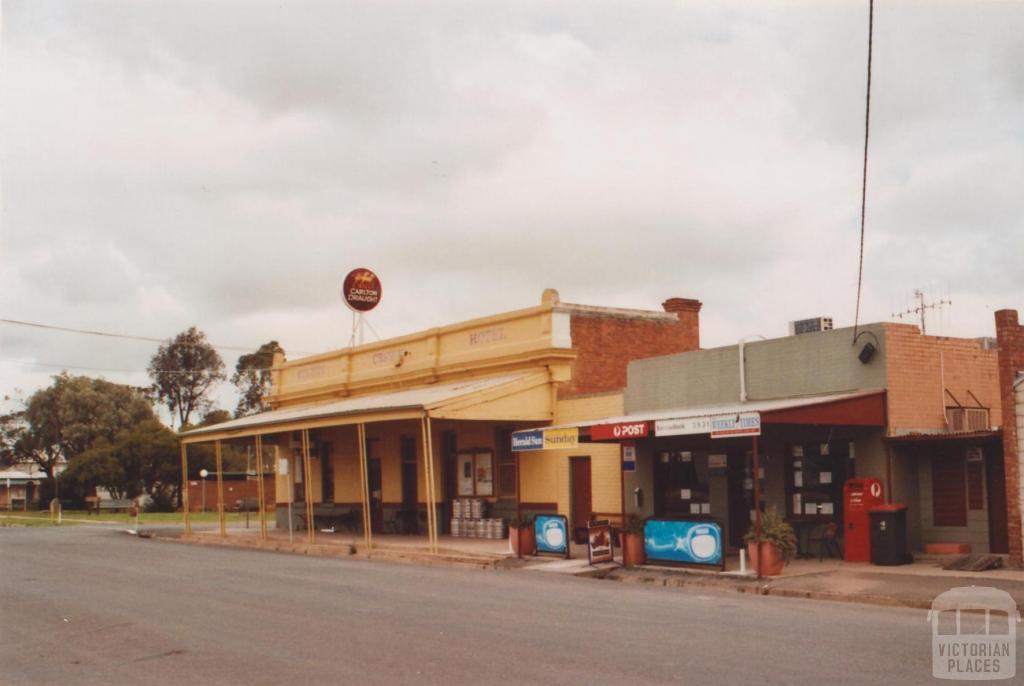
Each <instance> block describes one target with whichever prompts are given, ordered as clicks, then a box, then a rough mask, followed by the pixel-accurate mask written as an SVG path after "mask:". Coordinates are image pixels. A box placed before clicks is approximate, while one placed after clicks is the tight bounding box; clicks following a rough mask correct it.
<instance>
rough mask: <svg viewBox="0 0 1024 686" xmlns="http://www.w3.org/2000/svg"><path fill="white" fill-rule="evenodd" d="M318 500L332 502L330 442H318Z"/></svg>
mask: <svg viewBox="0 0 1024 686" xmlns="http://www.w3.org/2000/svg"><path fill="white" fill-rule="evenodd" d="M320 476H321V479H320V500H321V501H323V502H325V503H333V502H334V460H333V459H331V444H330V443H321V444H320Z"/></svg>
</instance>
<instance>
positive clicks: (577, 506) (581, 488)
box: [569, 457, 594, 543]
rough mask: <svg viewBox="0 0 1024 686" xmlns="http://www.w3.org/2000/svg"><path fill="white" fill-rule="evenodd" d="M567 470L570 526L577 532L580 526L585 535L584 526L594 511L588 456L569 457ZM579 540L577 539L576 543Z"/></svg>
mask: <svg viewBox="0 0 1024 686" xmlns="http://www.w3.org/2000/svg"><path fill="white" fill-rule="evenodd" d="M569 471H570V475H569V483H570V486H571V488H572V504H571V508H572V509H571V513H572V522H571V526H572V527H573V531H574V532H578V531H579V530H580V529H581V528H582V529H583V530H584V532H583V535H584V536H586V526H587V524H588V523H589V522H590V515H591V513H592V512H593V511H594V507H593V501H592V499H591V492H590V458H589V457H571V458H569ZM579 542H580V541H579V540H577V543H579Z"/></svg>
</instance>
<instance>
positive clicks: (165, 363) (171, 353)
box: [149, 326, 227, 426]
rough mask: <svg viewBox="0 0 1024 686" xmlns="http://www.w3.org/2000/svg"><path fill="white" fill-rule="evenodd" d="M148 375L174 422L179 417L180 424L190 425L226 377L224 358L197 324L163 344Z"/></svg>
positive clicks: (152, 362) (154, 357) (207, 405)
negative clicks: (192, 418) (213, 390)
mask: <svg viewBox="0 0 1024 686" xmlns="http://www.w3.org/2000/svg"><path fill="white" fill-rule="evenodd" d="M149 377H150V378H151V379H152V380H153V392H154V393H155V394H156V398H157V400H158V401H159V402H161V403H163V404H164V405H166V406H167V409H168V411H169V412H170V413H171V417H172V421H173V418H174V417H175V416H177V418H178V425H179V426H185V425H186V424H188V420H189V418H191V416H192V413H193V412H202V411H203V410H206V409H208V408H209V407H210V405H211V401H210V398H209V395H210V392H211V390H212V389H213V387H214V386H215V385H216V384H218V383H220V382H221V381H223V380H224V379H225V378H227V377H226V376H225V375H224V361H223V360H222V359H221V357H220V355H219V354H218V353H217V351H216V350H214V348H213V346H212V345H210V344H209V343H208V342H207V341H206V334H204V333H203V332H202V331H200V330H199V329H197V328H196V327H194V326H193V327H191V328H190V329H189V330H188V331H184V332H182V333H180V334H178V335H177V336H175V337H174V339H173V340H170V341H168V342H167V343H165V344H164V345H161V346H160V348H159V349H158V350H157V352H156V354H155V355H153V358H152V359H151V360H150V361H149Z"/></svg>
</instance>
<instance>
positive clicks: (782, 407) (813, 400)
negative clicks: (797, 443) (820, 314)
mask: <svg viewBox="0 0 1024 686" xmlns="http://www.w3.org/2000/svg"><path fill="white" fill-rule="evenodd" d="M884 395H885V391H884V390H883V389H873V390H868V391H856V392H851V393H835V394H830V395H813V396H803V397H798V398H778V399H774V400H748V401H747V402H745V403H740V402H737V403H725V404H721V405H699V406H693V407H676V408H671V409H666V410H656V411H649V412H635V413H632V414H628V415H622V416H620V417H602V418H600V419H590V420H587V421H582V422H574V423H572V424H560V425H558V426H552V427H550V428H551V429H568V428H572V427H577V428H586V427H592V426H599V425H604V424H629V423H633V422H657V421H662V420H670V419H697V418H701V417H719V416H726V415H736V414H745V413H749V412H758V413H760V414H761V417H762V421H764V422H765V423H772V421H773V419H774V418H775V417H778V418H780V419H782V420H783V421H780V422H779V423H786V424H789V423H795V422H791V421H789V420H788V417H786V415H784V414H783V412H787V411H789V410H796V409H800V408H810V407H816V406H827V405H832V404H838V403H849V402H850V401H855V400H861V399H865V398H879V399H881V398H884ZM875 419H877V418H872V420H871V421H872V423H874V420H875ZM850 421H852V422H853V423H855V424H861V423H863V420H859V419H858V418H857V417H851V418H850ZM835 423H837V424H839V423H842V422H835ZM882 424H883V425H884V420H883V422H882Z"/></svg>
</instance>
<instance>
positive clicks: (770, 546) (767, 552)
mask: <svg viewBox="0 0 1024 686" xmlns="http://www.w3.org/2000/svg"><path fill="white" fill-rule="evenodd" d="M761 553H762V554H763V555H764V560H762V562H761V574H762V575H763V576H778V575H779V574H782V568H783V567H785V566H786V561H785V560H783V559H782V553H780V552H779V549H778V548H776V547H775V544H774V543H762V544H761ZM747 557H749V558H750V567H751V569H753V570H754V571H755V572H756V571H757V543H753V542H751V543H747Z"/></svg>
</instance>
